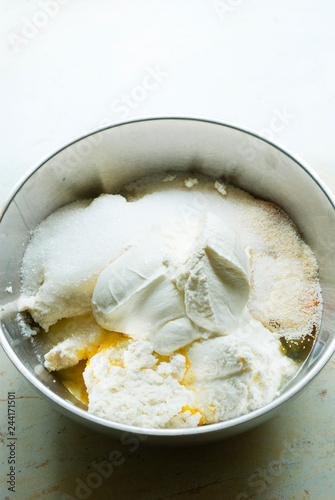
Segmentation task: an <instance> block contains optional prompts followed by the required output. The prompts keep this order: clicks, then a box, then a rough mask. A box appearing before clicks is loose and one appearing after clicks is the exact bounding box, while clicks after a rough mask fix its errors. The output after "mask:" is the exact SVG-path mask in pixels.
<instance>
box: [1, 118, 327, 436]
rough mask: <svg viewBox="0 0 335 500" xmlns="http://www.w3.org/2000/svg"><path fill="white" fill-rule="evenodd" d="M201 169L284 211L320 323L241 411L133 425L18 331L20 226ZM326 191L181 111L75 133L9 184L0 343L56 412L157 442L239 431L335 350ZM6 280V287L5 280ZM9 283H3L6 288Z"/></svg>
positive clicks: (300, 169)
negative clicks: (319, 301) (192, 423)
mask: <svg viewBox="0 0 335 500" xmlns="http://www.w3.org/2000/svg"><path fill="white" fill-rule="evenodd" d="M171 170H178V171H191V172H200V173H204V174H207V175H211V176H213V177H216V178H220V179H223V180H225V181H228V182H231V183H233V184H235V185H238V186H240V187H241V188H243V189H246V190H247V191H249V192H250V193H252V194H254V195H255V196H257V197H260V198H263V199H266V200H271V201H273V202H274V203H276V204H278V205H279V206H280V207H282V208H283V209H284V210H285V211H286V212H287V213H288V214H289V215H290V216H291V218H292V219H293V220H294V222H295V223H296V225H297V227H298V229H299V231H300V232H301V234H302V236H303V238H304V239H305V241H306V242H307V243H308V244H309V245H310V246H311V248H312V249H313V251H314V252H315V254H316V257H317V259H318V261H319V265H320V280H321V286H322V290H323V298H324V312H323V319H322V325H321V330H320V333H319V336H318V339H317V341H316V343H315V345H314V347H313V350H312V352H311V354H310V356H309V358H308V359H307V361H306V362H305V364H304V365H303V367H302V369H301V370H300V371H299V372H298V374H297V376H296V377H295V378H294V379H293V380H292V381H291V383H290V384H289V385H288V386H286V388H285V390H284V391H283V392H282V393H281V394H280V395H279V397H277V398H276V399H275V400H274V401H272V402H271V403H270V404H268V405H266V406H264V407H262V408H260V409H258V410H256V411H253V412H251V413H249V414H247V415H243V416H241V417H238V418H235V419H232V420H229V421H227V422H222V423H218V424H211V425H208V426H203V427H198V428H193V429H178V430H174V429H153V430H148V429H142V428H139V427H132V426H128V425H122V424H118V423H114V422H110V421H107V420H104V419H102V418H99V417H96V416H94V415H90V414H88V413H87V412H86V411H85V409H84V407H83V405H82V404H81V403H80V402H79V401H77V400H76V399H75V398H74V397H72V396H71V394H69V393H68V392H67V391H66V389H65V388H64V387H63V385H62V384H61V383H60V382H58V380H57V379H55V377H54V376H53V375H52V374H51V373H48V372H47V371H46V370H44V369H43V368H42V356H41V352H39V348H38V346H37V345H32V343H31V341H30V340H29V339H28V338H25V337H23V336H22V335H21V332H20V328H19V324H18V318H17V314H16V302H17V299H18V297H19V294H20V265H21V260H22V256H23V253H24V250H25V247H26V245H27V243H28V240H29V237H30V231H31V230H32V229H34V228H35V226H36V225H37V224H39V223H40V222H41V221H42V220H43V219H44V218H45V217H47V216H48V215H49V214H50V213H51V212H53V211H54V210H56V209H57V208H59V207H61V206H63V205H65V204H66V203H70V202H72V201H74V200H77V199H82V198H90V197H93V196H97V195H99V194H100V193H102V192H110V193H113V192H115V191H118V190H119V189H120V188H121V187H122V186H124V185H125V184H127V183H128V182H130V181H133V180H136V179H138V178H140V177H142V176H144V175H148V174H149V175H150V174H155V173H157V172H158V171H159V172H162V171H171ZM334 255H335V211H334V196H333V195H332V193H331V192H330V191H329V189H328V188H327V187H326V186H325V185H324V184H323V182H322V181H321V180H320V179H319V178H318V176H317V175H316V174H315V173H314V172H313V171H312V170H311V168H310V167H308V166H307V165H306V164H305V163H304V162H302V161H301V160H299V159H298V158H297V157H295V156H293V155H292V154H291V153H289V152H288V151H285V150H284V149H283V148H281V147H279V146H278V145H276V144H273V143H271V142H270V141H267V140H265V139H262V138H260V137H259V136H257V134H254V133H253V132H250V131H248V130H245V129H241V128H239V127H236V126H233V125H229V124H223V123H215V122H211V121H205V120H196V119H188V118H158V119H147V120H139V121H133V122H128V123H121V124H118V125H115V126H111V127H108V128H104V129H101V130H98V131H94V132H92V133H91V134H88V135H86V136H85V137H81V138H80V139H77V140H75V141H73V142H71V143H70V144H68V145H67V146H65V147H64V148H63V149H61V150H59V151H57V152H56V153H55V154H53V155H52V156H50V157H49V158H48V159H46V160H44V161H42V162H41V163H39V164H38V165H37V166H35V167H34V168H33V169H32V170H31V171H30V172H28V174H27V175H26V177H25V178H24V179H23V180H22V181H21V182H20V183H19V185H18V186H17V187H16V188H15V189H14V191H13V193H12V194H11V196H10V197H9V199H8V201H7V203H6V204H5V207H4V209H3V212H2V217H1V222H0V274H1V281H2V284H1V295H0V303H1V309H2V311H1V343H2V346H3V348H4V350H5V351H6V353H7V355H8V356H9V358H10V359H11V360H12V362H13V363H14V365H15V366H16V367H17V368H18V369H19V370H20V372H21V373H22V374H23V375H24V377H26V379H27V380H29V382H31V384H32V385H33V386H34V387H35V388H36V389H38V390H39V391H40V393H41V394H42V395H43V396H45V397H46V398H47V399H48V400H49V401H50V402H51V403H52V404H54V405H55V406H56V407H57V408H58V409H59V410H61V411H62V412H63V413H64V414H65V415H68V416H69V417H71V418H73V419H75V420H77V421H78V422H79V423H82V424H85V425H88V426H89V427H92V428H93V429H95V430H97V431H104V432H107V433H109V434H113V435H116V436H120V435H121V434H122V433H124V432H135V433H136V434H138V435H139V436H141V435H143V438H144V436H149V442H152V443H157V444H168V445H172V444H194V443H204V442H210V441H215V440H217V439H220V438H224V437H228V436H232V435H234V434H237V433H240V432H243V431H246V430H248V429H250V428H252V427H254V426H256V425H258V424H260V423H262V422H264V421H265V420H267V419H268V418H270V417H272V416H273V415H275V414H276V413H277V412H278V411H279V410H280V409H281V408H283V407H284V406H285V404H286V403H287V402H288V401H290V400H291V399H292V398H294V397H295V396H297V394H298V393H300V391H301V390H302V389H303V388H304V387H306V385H307V384H308V383H309V382H310V381H311V380H312V379H313V378H314V377H315V375H317V373H318V372H319V371H320V370H321V369H322V368H323V367H324V366H325V364H326V362H327V361H328V360H329V358H330V357H331V355H332V354H333V352H334V350H335V338H334V325H335V308H334V304H335V266H334V264H333V258H334ZM8 287H12V293H8V289H7V291H6V288H8ZM9 291H10V289H9Z"/></svg>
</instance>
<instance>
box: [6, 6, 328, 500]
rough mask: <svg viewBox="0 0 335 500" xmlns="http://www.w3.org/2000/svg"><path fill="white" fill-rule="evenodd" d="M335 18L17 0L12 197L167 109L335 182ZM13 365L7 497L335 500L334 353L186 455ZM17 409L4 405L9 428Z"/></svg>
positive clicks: (11, 79)
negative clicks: (287, 155)
mask: <svg viewBox="0 0 335 500" xmlns="http://www.w3.org/2000/svg"><path fill="white" fill-rule="evenodd" d="M334 18H335V4H334V2H332V0H318V1H316V0H314V1H313V0H291V1H289V0H217V1H213V0H193V1H192V0H179V1H177V0H165V1H163V0H151V1H149V0H137V1H136V0H123V1H120V0H119V1H116V0H109V1H108V0H95V1H93V0H39V1H36V0H15V1H13V0H1V2H0V19H1V28H0V29H1V32H0V64H1V68H0V80H1V87H0V92H1V107H0V131H1V134H0V145H1V149H0V150H1V166H0V169H1V170H0V173H1V175H0V202H1V203H3V201H4V200H5V198H6V196H7V195H8V193H9V191H10V190H11V189H12V187H13V186H14V185H15V183H16V182H17V181H18V180H19V178H20V177H21V175H23V174H24V173H25V172H26V170H27V169H28V168H30V167H31V166H32V165H33V164H34V163H35V162H37V161H38V160H39V159H40V158H41V157H43V156H45V155H48V154H49V153H51V152H53V151H54V150H55V149H57V148H58V147H60V146H62V145H63V144H64V143H65V142H68V141H69V140H70V139H71V138H73V137H76V136H78V135H80V134H82V133H84V132H86V131H88V130H91V129H93V128H96V127H99V126H101V125H104V124H106V123H113V122H118V121H122V120H124V119H132V118H135V117H144V116H162V115H184V116H199V117H206V118H210V119H215V120H222V121H230V122H235V123H237V124H240V125H242V126H246V127H249V128H252V129H254V130H256V131H259V132H261V133H262V134H264V135H265V136H267V137H271V138H273V139H275V140H276V141H278V142H280V143H282V144H283V145H285V146H286V147H288V148H289V149H291V150H292V151H294V152H295V153H297V154H299V155H300V156H301V157H303V158H304V159H305V160H306V161H307V162H309V163H310V164H311V166H312V167H314V169H315V170H316V171H317V172H318V173H319V174H320V176H321V177H322V178H323V179H324V180H325V181H326V182H327V183H328V185H329V187H330V188H332V189H333V190H335V141H334V132H335V35H334ZM153 75H154V76H153ZM0 362H1V367H0V377H1V389H0V391H1V399H4V398H5V397H6V395H7V391H8V390H15V391H16V393H17V396H18V398H19V399H18V407H17V418H18V453H19V455H18V465H19V469H20V473H19V479H18V492H17V493H16V496H15V494H11V493H9V492H8V491H7V490H6V485H5V474H6V473H7V457H6V448H5V443H4V444H1V443H0V450H1V458H2V461H3V463H2V468H1V478H0V481H1V486H2V488H3V494H1V497H6V495H7V494H8V495H9V498H17V499H19V500H34V499H38V498H46V499H51V500H53V499H66V498H84V497H85V498H96V499H99V500H100V499H102V500H103V499H107V500H109V499H116V500H124V499H127V500H128V499H131V500H132V499H139V500H142V499H143V500H160V499H169V500H189V499H190V500H193V499H208V498H211V499H212V500H216V499H218V500H219V499H220V500H222V499H223V500H226V499H227V500H230V499H234V500H235V499H236V500H246V499H247V498H256V499H268V500H275V499H277V500H279V499H282V500H290V499H292V500H293V499H296V500H301V499H313V500H314V499H318V500H319V499H321V500H323V499H325V500H328V499H329V500H332V499H333V498H334V497H335V487H334V483H335V473H334V466H335V451H334V450H335V437H334V436H335V423H334V418H333V415H334V407H335V406H334V403H335V396H334V382H333V381H334V379H335V366H334V364H335V361H333V360H332V361H330V362H329V364H328V365H327V367H326V369H325V370H324V371H323V372H322V374H321V375H320V376H319V377H318V379H317V380H316V381H314V382H313V383H312V384H311V386H310V387H309V388H308V389H307V390H306V392H305V393H304V394H303V395H302V396H301V398H300V399H299V400H298V401H296V402H294V403H292V404H291V405H290V406H289V407H288V408H287V409H286V410H284V411H283V413H282V414H281V415H280V416H278V417H276V418H275V419H273V420H271V421H270V422H269V423H267V424H265V425H263V426H261V427H260V428H258V429H255V430H253V431H250V432H248V433H246V434H244V435H242V436H240V437H238V438H233V439H230V440H228V441H224V442H221V443H219V444H216V445H211V446H207V447H202V448H201V449H198V450H197V449H194V450H188V449H184V450H179V451H178V450H164V449H147V448H145V447H144V446H143V445H142V444H141V445H140V446H139V447H138V449H136V450H134V449H132V446H131V445H127V446H126V445H122V444H120V443H118V442H116V441H115V442H114V441H113V440H111V439H110V438H106V437H104V436H100V435H97V434H95V433H93V432H92V431H87V430H85V429H84V428H81V427H79V426H77V425H75V424H73V423H72V422H70V421H69V420H67V419H66V418H65V417H62V416H60V415H59V414H58V413H55V412H54V410H53V409H51V407H50V406H49V404H48V403H46V402H45V401H43V400H42V399H41V398H40V397H39V395H38V394H37V393H35V392H34V391H33V390H32V389H31V388H30V387H28V385H27V383H26V382H25V381H24V380H23V378H22V377H21V375H19V374H18V372H17V371H16V370H15V368H14V367H13V366H12V365H11V363H10V362H9V361H8V360H7V358H6V356H5V355H4V354H3V352H1V357H0ZM6 412H7V410H6V402H5V401H0V421H1V424H2V431H3V430H4V429H5V424H6V422H5V417H6ZM4 437H5V438H6V434H5V436H4ZM114 449H118V450H119V451H120V452H121V453H122V455H123V457H124V458H125V461H124V463H123V464H122V465H120V466H119V467H116V468H115V470H114V472H113V474H112V475H111V476H110V477H109V478H108V479H107V478H106V479H103V481H102V484H101V486H99V487H98V488H88V489H86V493H85V492H84V490H77V493H76V488H77V486H78V484H79V483H80V480H81V481H84V483H85V484H87V481H88V480H89V479H88V478H89V477H90V474H91V473H92V472H94V470H95V469H94V462H97V463H99V462H101V461H102V460H106V459H107V458H108V456H109V453H110V452H111V451H112V450H114ZM81 484H82V483H81ZM85 495H86V496H85ZM87 495H88V496H87Z"/></svg>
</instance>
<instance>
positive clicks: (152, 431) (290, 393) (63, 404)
mask: <svg viewBox="0 0 335 500" xmlns="http://www.w3.org/2000/svg"><path fill="white" fill-rule="evenodd" d="M169 120H171V121H173V120H177V121H189V122H193V121H194V122H202V123H208V124H210V125H217V126H223V127H226V128H230V129H234V130H238V131H239V132H242V133H245V134H247V135H250V136H253V137H255V138H257V139H259V140H261V141H263V142H265V143H267V144H269V145H270V146H272V147H274V148H275V149H277V150H279V151H280V152H281V153H283V154H284V155H285V156H287V157H289V158H290V159H291V160H293V161H294V162H295V163H296V164H297V166H299V167H300V168H302V169H303V170H304V171H305V172H306V173H307V174H308V175H309V176H310V177H311V178H312V180H313V181H314V182H315V183H316V184H317V186H318V187H319V188H320V189H321V191H322V192H323V193H324V195H325V196H326V197H327V198H328V201H329V202H330V204H331V206H332V207H333V209H334V210H335V196H334V195H333V193H332V191H331V190H330V189H329V188H328V186H327V185H326V184H325V182H324V181H322V180H321V178H320V177H319V175H318V174H317V173H316V172H315V171H314V170H313V169H312V168H311V167H310V166H309V165H308V164H307V163H306V162H305V161H304V160H303V159H302V158H300V156H299V155H296V154H293V153H291V152H290V151H289V150H288V149H286V148H285V147H284V146H283V145H281V144H280V143H278V142H277V141H274V140H272V139H271V140H270V139H268V138H266V137H263V136H262V135H261V134H259V133H257V132H255V131H253V130H251V129H249V128H247V127H242V126H240V125H238V124H235V123H232V122H223V121H218V120H211V119H208V118H203V117H197V116H173V115H171V116H155V117H143V118H136V119H133V120H127V121H120V122H116V123H115V122H113V123H111V124H109V125H105V126H103V127H98V128H94V129H92V130H91V131H89V132H86V133H83V134H81V135H79V136H76V137H75V138H73V139H71V140H70V141H68V142H67V143H66V144H65V145H64V146H62V147H59V148H57V149H56V150H54V152H53V153H51V154H48V155H45V156H44V157H43V158H42V159H41V160H39V161H37V162H36V163H35V164H34V165H33V166H32V167H31V168H30V169H28V171H27V172H26V173H25V174H24V175H23V176H22V177H21V179H20V180H19V181H18V182H17V183H16V184H15V186H14V187H13V188H12V189H11V191H10V192H9V194H8V196H7V198H6V199H5V202H4V203H3V205H2V208H1V209H0V224H1V222H2V219H3V217H4V215H5V213H6V211H7V209H8V208H9V206H10V204H11V203H12V201H13V200H14V198H15V196H16V195H17V194H18V192H19V191H20V190H21V189H22V187H23V186H24V184H25V183H26V182H27V181H28V180H29V178H30V177H31V176H32V175H33V174H34V173H35V172H37V170H39V169H40V168H42V167H43V165H44V164H45V163H47V162H48V161H49V160H51V159H52V158H53V157H54V156H56V155H58V154H59V153H60V152H62V151H64V150H66V149H67V148H68V147H70V146H72V145H74V144H75V143H77V142H80V141H81V140H82V139H85V138H87V137H90V136H92V135H95V134H97V133H101V132H104V131H107V130H110V129H113V128H116V127H120V126H125V125H131V124H135V123H141V122H148V121H169ZM4 329H5V328H2V326H1V325H0V344H1V346H2V348H3V350H4V351H5V353H6V355H7V356H8V358H9V359H10V360H11V361H12V363H13V364H14V366H15V367H16V368H17V369H18V370H19V372H21V374H22V375H23V376H24V377H25V378H26V379H27V380H28V381H29V382H30V383H31V384H32V385H33V386H34V387H35V389H37V391H39V392H40V393H41V394H42V396H44V397H47V398H48V399H50V400H51V402H52V403H54V404H55V405H56V406H59V407H60V410H66V412H68V413H70V414H74V415H75V416H76V417H77V419H78V417H79V419H80V420H83V421H84V422H85V421H86V422H87V421H89V422H91V423H92V424H98V426H99V427H102V428H104V429H105V430H106V429H107V428H110V429H113V430H118V431H121V432H128V433H135V434H138V435H146V436H170V437H171V436H173V437H177V436H191V435H199V434H212V433H215V431H223V430H226V429H229V428H232V427H235V428H237V427H239V426H240V425H242V424H244V423H246V422H252V421H253V420H255V419H257V418H259V417H261V416H262V415H265V414H267V413H271V412H272V411H273V410H275V409H276V408H278V407H279V406H281V405H283V404H284V403H286V402H287V401H288V400H289V399H291V398H293V397H294V396H296V395H298V393H300V392H301V391H302V389H304V388H305V387H307V385H308V384H309V383H310V382H311V381H312V380H313V379H314V378H315V377H316V375H318V373H319V372H320V371H321V370H322V368H323V367H324V366H325V365H326V364H327V362H328V361H329V359H330V358H331V356H332V355H333V354H334V352H335V337H334V338H333V339H332V341H331V343H330V345H329V346H328V347H327V349H326V351H325V352H324V353H323V354H322V356H321V358H320V359H319V360H318V361H316V363H315V364H314V366H313V367H312V368H311V370H310V371H309V372H308V373H307V374H306V376H305V377H304V378H303V379H302V380H300V381H298V382H297V383H296V384H293V386H292V387H289V388H288V389H287V390H285V391H284V392H283V393H281V394H279V395H278V396H277V397H276V398H275V399H273V400H272V401H271V402H270V403H268V404H266V405H264V406H262V407H260V408H258V409H256V410H253V411H251V412H249V413H246V414H244V415H240V416H238V417H235V418H233V419H229V420H226V421H222V422H217V423H213V424H210V425H204V426H200V427H190V428H179V429H174V428H173V429H165V428H162V429H161V428H159V429H157V428H147V427H138V426H133V425H128V424H121V423H118V422H114V421H112V420H107V419H104V418H101V417H98V416H96V415H94V414H91V413H88V412H87V410H84V409H81V408H78V407H77V406H75V405H74V404H73V403H71V402H70V401H66V400H64V399H63V398H61V397H60V396H58V395H57V394H55V393H54V392H53V391H52V390H51V389H49V388H48V387H46V386H45V385H44V384H43V383H42V382H41V381H40V380H38V379H37V378H36V377H35V376H34V375H33V374H32V373H31V372H30V371H29V370H28V369H27V368H26V366H25V365H24V363H23V362H22V361H21V360H20V359H19V357H18V356H17V355H16V353H15V351H14V349H13V348H12V347H11V345H10V344H9V342H8V340H7V338H6V334H5V331H4ZM84 422H83V423H84Z"/></svg>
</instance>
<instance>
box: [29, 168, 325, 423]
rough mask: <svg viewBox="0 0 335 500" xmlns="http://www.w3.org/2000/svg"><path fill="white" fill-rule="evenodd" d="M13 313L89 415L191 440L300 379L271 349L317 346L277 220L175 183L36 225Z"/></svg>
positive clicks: (308, 274)
mask: <svg viewBox="0 0 335 500" xmlns="http://www.w3.org/2000/svg"><path fill="white" fill-rule="evenodd" d="M162 181H163V182H162ZM20 310H21V311H28V312H29V313H30V315H31V316H32V318H33V319H34V321H35V322H36V323H38V324H39V325H40V326H41V327H42V328H43V329H44V330H45V332H44V334H43V335H44V338H45V339H46V343H47V345H48V348H47V352H46V354H45V367H46V368H47V369H48V370H51V371H54V370H61V372H60V373H63V372H64V371H66V370H69V369H71V367H74V366H76V365H78V363H79V364H80V363H85V365H86V366H85V367H84V372H83V378H84V382H85V386H86V389H87V393H88V410H89V411H90V412H92V413H94V414H96V415H99V416H101V417H104V418H107V419H110V420H114V421H117V422H123V423H127V424H130V425H137V426H142V427H157V428H162V427H167V428H168V427H192V426H196V425H203V424H208V423H213V422H218V421H222V420H226V419H229V418H233V417H236V416H238V415H242V414H245V413H247V412H249V411H252V410H254V409H257V408H259V407H261V406H263V405H264V404H266V403H268V402H270V401H272V400H273V399H274V398H275V397H276V395H277V394H278V391H279V389H280V387H281V386H282V385H283V384H284V383H285V381H286V380H287V379H288V378H289V377H291V376H292V375H294V373H295V371H296V370H297V364H296V363H295V362H293V361H292V360H291V359H289V357H287V356H285V355H284V353H283V352H284V348H283V346H282V343H281V341H282V340H283V339H284V340H285V342H286V344H285V345H286V346H287V345H289V346H291V345H294V343H300V342H302V341H305V339H306V338H309V337H310V338H312V337H311V335H315V333H316V332H317V329H318V326H319V323H320V316H321V310H322V296H321V291H320V286H319V282H318V267H317V262H316V259H315V257H314V255H313V253H312V252H311V250H310V248H309V247H308V246H307V245H306V244H305V243H304V242H303V241H302V239H301V238H300V237H299V235H298V233H297V230H296V228H295V226H294V225H293V223H292V221H291V220H290V219H289V218H288V216H287V215H286V214H285V213H284V212H283V211H282V210H280V209H279V208H278V207H276V206H275V205H273V204H272V203H269V202H264V201H261V200H257V199H255V198H253V197H252V196H251V195H249V194H248V193H245V192H243V191H241V190H240V189H237V188H235V187H232V186H228V185H227V186H225V185H223V183H221V182H219V181H213V180H212V179H208V178H205V177H202V176H196V177H195V176H194V177H185V176H183V175H182V174H173V175H169V176H166V177H165V178H159V177H157V178H156V179H150V180H148V179H144V180H142V181H140V182H137V183H133V184H131V185H128V186H127V187H126V188H125V189H124V191H123V193H122V195H101V196H100V197H99V198H97V199H95V200H93V201H83V202H76V203H73V204H70V205H68V206H66V207H64V208H62V209H60V210H58V211H56V212H55V213H54V214H52V215H51V216H49V217H48V218H47V219H46V220H45V221H44V222H42V223H41V224H40V225H39V226H38V227H37V228H36V229H35V231H34V234H33V236H32V239H31V241H30V243H29V245H28V247H27V250H26V253H25V256H24V259H23V264H22V295H21V299H20ZM46 332H47V333H46ZM84 360H87V361H86V362H85V361H84ZM78 366H79V365H78Z"/></svg>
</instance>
